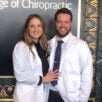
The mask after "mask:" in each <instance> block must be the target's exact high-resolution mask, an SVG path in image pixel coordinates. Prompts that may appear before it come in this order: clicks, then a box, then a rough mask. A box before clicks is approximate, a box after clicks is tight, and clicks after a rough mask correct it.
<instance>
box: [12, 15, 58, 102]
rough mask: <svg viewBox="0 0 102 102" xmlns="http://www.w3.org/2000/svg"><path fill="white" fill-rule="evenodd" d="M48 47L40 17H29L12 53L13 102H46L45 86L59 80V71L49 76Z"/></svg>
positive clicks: (50, 73) (43, 24)
mask: <svg viewBox="0 0 102 102" xmlns="http://www.w3.org/2000/svg"><path fill="white" fill-rule="evenodd" d="M47 55H48V44H47V38H46V30H45V23H44V21H43V19H42V18H41V16H39V15H37V14H32V15H30V16H29V17H28V18H27V20H26V22H25V26H24V36H23V39H22V40H21V41H19V42H18V43H17V44H16V45H15V48H14V51H13V66H14V74H15V77H16V80H17V83H16V86H15V90H14V96H13V99H14V100H13V102H47V95H48V90H47V84H48V83H49V82H51V81H54V80H58V76H59V72H58V70H56V71H54V72H52V71H50V72H48V68H49V65H48V61H47Z"/></svg>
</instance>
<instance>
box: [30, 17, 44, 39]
mask: <svg viewBox="0 0 102 102" xmlns="http://www.w3.org/2000/svg"><path fill="white" fill-rule="evenodd" d="M42 33H43V27H42V23H41V21H40V20H39V19H38V18H33V19H31V20H30V22H29V25H28V34H29V35H30V36H31V37H32V38H33V39H34V41H38V40H39V38H40V36H41V35H42Z"/></svg>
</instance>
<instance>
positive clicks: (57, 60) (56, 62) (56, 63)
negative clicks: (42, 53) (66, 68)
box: [51, 40, 63, 86]
mask: <svg viewBox="0 0 102 102" xmlns="http://www.w3.org/2000/svg"><path fill="white" fill-rule="evenodd" d="M62 43H63V41H62V40H59V41H58V45H57V48H56V52H55V59H54V66H53V71H54V70H56V69H59V65H60V57H61V45H62ZM51 84H52V85H53V86H55V85H56V84H57V81H53V82H51Z"/></svg>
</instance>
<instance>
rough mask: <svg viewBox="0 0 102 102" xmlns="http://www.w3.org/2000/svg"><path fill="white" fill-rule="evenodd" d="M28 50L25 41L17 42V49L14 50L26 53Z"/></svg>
mask: <svg viewBox="0 0 102 102" xmlns="http://www.w3.org/2000/svg"><path fill="white" fill-rule="evenodd" d="M27 49H29V48H28V46H27V44H26V43H25V42H24V41H19V42H17V43H16V45H15V47H14V50H16V51H24V50H27Z"/></svg>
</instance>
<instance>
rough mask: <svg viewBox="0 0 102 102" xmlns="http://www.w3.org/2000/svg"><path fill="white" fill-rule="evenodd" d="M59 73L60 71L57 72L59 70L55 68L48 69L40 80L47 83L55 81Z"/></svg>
mask: <svg viewBox="0 0 102 102" xmlns="http://www.w3.org/2000/svg"><path fill="white" fill-rule="evenodd" d="M60 75H61V73H60V72H59V70H58V69H57V70H55V71H49V72H48V73H47V74H46V75H45V76H44V77H43V78H42V82H43V83H48V82H51V81H55V80H58V78H59V76H60Z"/></svg>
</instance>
